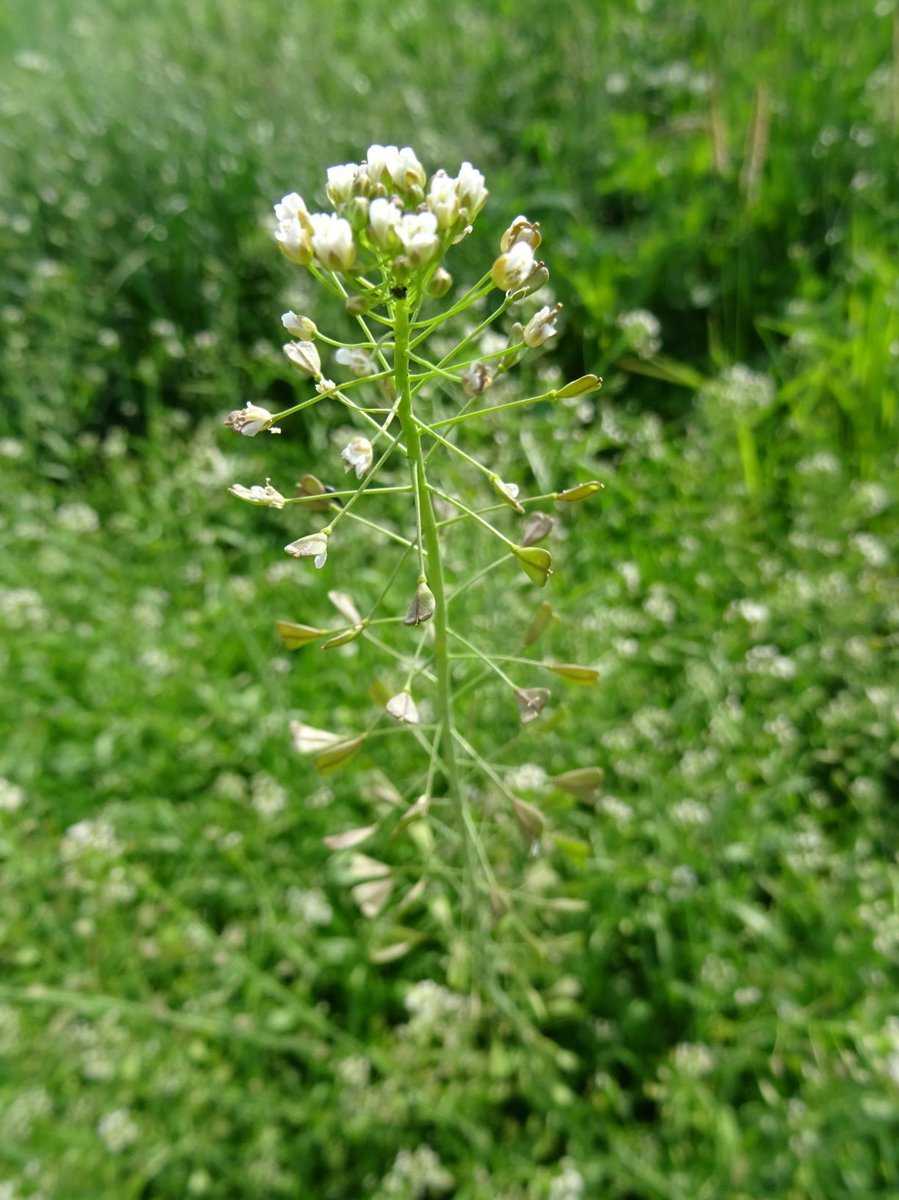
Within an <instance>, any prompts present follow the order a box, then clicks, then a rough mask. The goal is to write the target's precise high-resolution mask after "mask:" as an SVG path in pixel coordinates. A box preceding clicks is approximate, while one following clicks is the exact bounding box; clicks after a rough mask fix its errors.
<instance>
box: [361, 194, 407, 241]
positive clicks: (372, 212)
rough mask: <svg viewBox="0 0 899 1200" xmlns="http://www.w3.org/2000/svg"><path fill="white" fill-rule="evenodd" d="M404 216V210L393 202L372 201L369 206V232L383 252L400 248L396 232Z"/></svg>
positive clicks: (381, 199) (383, 200)
mask: <svg viewBox="0 0 899 1200" xmlns="http://www.w3.org/2000/svg"><path fill="white" fill-rule="evenodd" d="M402 216H403V213H402V210H401V209H400V208H398V207H397V205H396V204H394V203H393V201H392V200H385V199H383V198H378V199H377V200H372V202H371V204H370V205H369V206H368V231H369V234H370V235H371V239H372V241H373V242H374V243H375V245H376V246H380V248H381V249H382V250H394V249H396V248H398V246H399V239H398V237H397V232H396V230H397V226H398V225H399V223H400V220H401V219H402Z"/></svg>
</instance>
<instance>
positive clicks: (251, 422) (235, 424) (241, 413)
mask: <svg viewBox="0 0 899 1200" xmlns="http://www.w3.org/2000/svg"><path fill="white" fill-rule="evenodd" d="M273 419H274V418H273V417H272V414H271V413H270V412H269V411H268V409H267V408H263V407H262V405H261V404H247V405H246V407H245V408H236V409H235V410H234V411H233V412H230V413H228V415H227V417H225V424H226V425H227V426H228V428H229V429H233V430H234V432H235V433H242V434H243V436H244V437H255V436H256V434H257V433H259V432H260V431H261V430H263V429H267V430H268V431H269V432H270V433H280V432H281V430H280V429H277V428H274V427H273V426H272V420H273Z"/></svg>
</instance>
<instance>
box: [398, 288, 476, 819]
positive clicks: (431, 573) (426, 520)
mask: <svg viewBox="0 0 899 1200" xmlns="http://www.w3.org/2000/svg"><path fill="white" fill-rule="evenodd" d="M393 315H394V322H395V327H394V346H395V349H394V357H393V365H394V372H395V375H394V380H395V383H396V390H397V395H398V398H399V419H400V426H401V427H402V430H403V438H404V440H405V443H406V453H407V455H408V460H409V472H410V479H411V483H412V486H413V487H414V488H415V495H416V501H417V507H418V516H419V520H420V521H421V534H422V539H423V541H424V548H425V550H426V551H427V570H428V586H429V587H430V589H431V591H432V592H433V594H434V605H435V607H434V666H435V669H436V673H437V706H436V715H437V725H438V727H439V728H440V730H441V734H440V740H441V742H442V747H443V754H442V758H443V761H444V764H445V766H446V771H447V775H448V782H449V786H450V792H451V794H452V797H453V799H454V800H455V801H456V803H457V804H458V805H459V809H460V813H461V814H462V815H464V812H465V809H466V802H465V797H464V795H463V792H462V779H461V775H460V773H459V766H458V763H457V760H456V745H455V741H454V739H453V685H452V675H451V666H450V657H449V630H448V625H447V616H448V614H447V602H446V586H445V583H444V578H443V560H442V557H441V546H440V534H439V532H438V530H437V520H436V517H435V516H434V507H433V505H432V503H431V492H430V489H429V487H428V483H427V476H426V474H425V461H424V454H423V452H422V447H421V437H420V435H419V430H418V423H417V422H416V419H415V413H414V412H413V409H412V388H411V385H410V381H409V340H410V339H409V301H408V299H407V298H406V297H405V296H404V297H402V298H401V299H398V300H397V301H396V304H395V305H394V314H393Z"/></svg>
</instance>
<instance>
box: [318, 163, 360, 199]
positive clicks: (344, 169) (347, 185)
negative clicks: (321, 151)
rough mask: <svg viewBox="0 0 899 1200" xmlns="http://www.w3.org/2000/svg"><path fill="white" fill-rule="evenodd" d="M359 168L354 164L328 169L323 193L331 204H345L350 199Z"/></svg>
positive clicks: (344, 164)
mask: <svg viewBox="0 0 899 1200" xmlns="http://www.w3.org/2000/svg"><path fill="white" fill-rule="evenodd" d="M358 173H359V168H358V167H357V166H356V164H355V163H343V165H342V166H339V167H328V183H327V186H326V188H325V191H326V192H327V193H328V199H329V200H330V201H331V203H332V204H346V202H347V200H350V199H352V196H353V186H354V184H355V182H356V176H357V175H358Z"/></svg>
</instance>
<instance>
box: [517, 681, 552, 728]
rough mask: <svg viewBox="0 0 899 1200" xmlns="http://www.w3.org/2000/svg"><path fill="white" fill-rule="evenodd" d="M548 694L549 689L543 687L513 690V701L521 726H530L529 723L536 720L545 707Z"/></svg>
mask: <svg viewBox="0 0 899 1200" xmlns="http://www.w3.org/2000/svg"><path fill="white" fill-rule="evenodd" d="M550 694H551V693H550V690H549V688H545V687H536V688H516V689H515V700H516V702H517V704H518V715H519V716H520V717H521V723H522V725H530V723H531V721H536V720H537V718H538V717H539V716H540V714H541V713H542V712H543V710H544V708H545V707H546V703H547V701H548V700H549V697H550Z"/></svg>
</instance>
